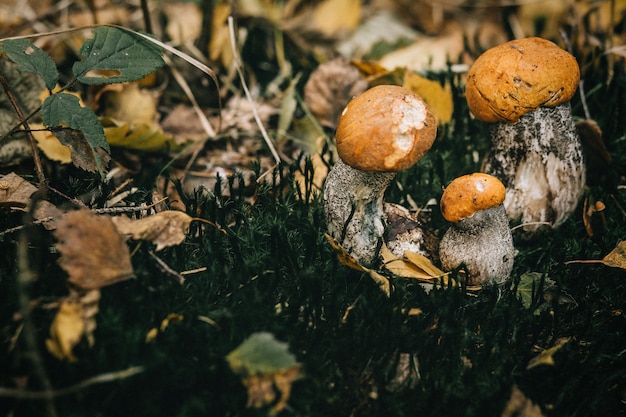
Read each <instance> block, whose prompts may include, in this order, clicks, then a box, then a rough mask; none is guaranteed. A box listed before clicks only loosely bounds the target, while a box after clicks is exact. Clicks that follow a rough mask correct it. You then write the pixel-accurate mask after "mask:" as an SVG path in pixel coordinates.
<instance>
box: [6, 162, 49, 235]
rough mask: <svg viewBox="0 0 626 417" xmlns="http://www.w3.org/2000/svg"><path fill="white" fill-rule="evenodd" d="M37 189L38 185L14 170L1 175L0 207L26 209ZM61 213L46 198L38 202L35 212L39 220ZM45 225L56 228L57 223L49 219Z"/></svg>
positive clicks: (34, 214)
mask: <svg viewBox="0 0 626 417" xmlns="http://www.w3.org/2000/svg"><path fill="white" fill-rule="evenodd" d="M35 191H37V187H35V186H34V185H33V184H31V183H30V182H28V181H26V180H25V179H24V178H22V177H20V176H19V175H17V174H16V173H14V172H11V173H9V174H7V175H4V176H0V208H2V207H8V208H10V209H13V210H15V209H17V210H26V208H27V207H28V206H29V205H30V203H31V196H32V195H33V193H34V192H35ZM60 215H61V210H59V209H57V208H56V206H55V205H54V204H52V203H50V202H48V201H45V200H41V201H38V202H37V207H36V209H35V212H34V213H33V216H34V217H35V219H37V220H41V219H45V218H49V217H57V216H60ZM44 227H45V228H46V229H48V230H51V229H54V227H55V225H54V222H53V221H49V222H45V223H44Z"/></svg>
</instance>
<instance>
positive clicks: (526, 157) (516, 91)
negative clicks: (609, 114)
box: [466, 37, 585, 238]
mask: <svg viewBox="0 0 626 417" xmlns="http://www.w3.org/2000/svg"><path fill="white" fill-rule="evenodd" d="M579 79H580V70H579V68H578V63H577V62H576V59H575V58H574V57H573V56H572V55H571V54H569V53H568V52H567V51H565V50H563V49H561V48H560V47H558V46H557V45H556V44H554V43H552V42H550V41H547V40H545V39H541V38H534V37H533V38H525V39H519V40H514V41H510V42H507V43H504V44H502V45H499V46H496V47H494V48H491V49H489V50H488V51H486V52H485V53H483V54H482V55H481V56H479V57H478V58H477V59H476V61H475V62H474V64H473V65H472V67H471V68H470V70H469V73H468V76H467V88H466V97H467V103H468V105H469V109H470V111H471V112H472V114H473V115H474V116H475V117H476V118H477V119H479V120H482V121H484V122H490V123H494V125H493V127H492V130H491V141H492V147H491V151H490V153H489V154H488V155H487V157H486V159H485V161H484V163H483V167H482V168H481V171H483V172H486V173H488V174H492V175H494V176H496V177H498V178H499V179H500V180H501V181H502V182H503V183H504V185H505V187H506V189H507V197H506V200H505V202H504V206H505V209H506V212H507V215H508V216H509V218H510V219H511V220H516V221H520V222H521V223H522V224H523V230H524V236H525V237H526V238H530V237H532V236H534V235H535V234H536V233H537V232H538V231H539V230H545V229H547V228H548V227H547V226H546V225H547V224H549V225H550V226H551V227H552V228H556V227H558V226H559V225H561V224H562V223H563V222H564V221H565V220H566V219H567V217H568V216H569V215H570V214H571V213H572V211H574V209H575V208H576V206H577V204H578V202H579V200H580V198H581V196H582V193H583V187H584V184H585V166H584V161H583V151H582V144H581V141H580V139H579V137H578V134H577V132H576V127H575V125H574V121H573V119H572V115H571V109H570V104H569V100H570V99H571V97H572V96H573V95H574V92H575V91H576V88H577V86H578V82H579Z"/></svg>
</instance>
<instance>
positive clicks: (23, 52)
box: [0, 27, 164, 180]
mask: <svg viewBox="0 0 626 417" xmlns="http://www.w3.org/2000/svg"><path fill="white" fill-rule="evenodd" d="M0 52H4V53H5V54H6V56H7V57H8V58H9V59H10V60H11V61H13V62H15V63H16V64H17V65H18V70H19V71H20V72H32V73H35V74H37V75H39V76H40V77H41V78H42V79H43V81H44V83H45V86H46V88H47V89H48V92H49V95H48V97H46V99H45V100H44V101H43V104H42V105H41V107H40V108H39V109H38V111H40V112H41V117H42V119H43V124H44V126H45V127H46V128H47V129H49V130H50V131H51V132H52V133H53V134H54V136H56V138H57V139H58V140H59V141H60V142H61V143H62V144H63V145H65V146H67V147H69V148H70V150H71V153H72V162H73V163H74V165H76V166H77V167H79V168H82V169H84V170H86V171H90V172H96V171H97V172H99V173H100V175H101V176H103V175H104V170H105V167H104V161H105V160H106V159H107V156H108V154H109V153H110V147H109V144H108V143H107V141H106V138H105V136H104V129H103V127H102V124H101V123H100V121H99V120H98V117H97V116H96V114H95V113H94V111H93V110H92V109H91V108H89V107H83V106H82V105H81V104H80V101H79V99H78V97H77V96H75V95H73V94H70V93H68V91H69V90H70V89H71V88H72V87H73V86H74V84H76V83H78V82H80V83H83V84H88V85H92V84H114V83H123V82H130V81H136V80H139V79H141V78H143V77H145V76H146V75H148V74H150V73H152V72H153V71H155V70H157V69H158V68H160V67H161V66H163V64H164V61H163V57H162V53H161V52H162V50H161V47H160V46H158V45H156V44H155V43H152V42H150V41H149V40H148V38H147V37H146V36H142V35H140V34H138V33H135V32H132V31H130V30H124V29H120V28H116V27H97V28H95V29H94V30H93V37H91V38H88V39H86V40H85V41H84V43H83V44H82V46H81V48H80V50H79V51H78V53H79V55H80V56H81V57H82V59H81V60H79V61H77V62H75V63H74V65H73V67H72V73H73V77H72V78H71V79H70V80H69V82H67V83H66V84H65V85H63V86H61V87H60V88H58V89H57V85H58V83H59V73H58V70H57V67H56V64H55V62H54V61H53V60H52V58H51V57H50V56H49V55H47V54H46V53H45V52H44V51H43V50H41V49H40V48H38V47H37V46H36V45H34V44H33V43H31V42H30V41H29V40H28V39H24V38H20V39H5V40H3V41H2V43H0ZM0 81H2V85H3V87H4V89H5V91H7V94H10V86H9V85H8V83H6V82H5V81H4V80H3V79H2V76H0ZM14 102H15V104H14V107H17V102H16V101H14ZM15 110H16V112H17V113H18V115H19V116H20V123H19V125H18V126H16V127H15V128H14V129H13V130H12V132H14V131H15V130H17V129H19V127H20V126H24V128H25V130H27V131H28V128H27V126H28V120H29V119H30V118H32V117H33V116H34V115H35V114H36V113H37V112H38V111H36V112H33V113H32V114H30V115H22V113H21V111H20V109H19V108H16V109H15ZM12 132H9V134H11V133H12ZM7 136H8V135H7ZM5 137H6V136H5ZM2 139H4V138H2ZM2 139H0V140H2ZM31 143H33V144H34V141H31ZM33 152H34V153H36V149H33ZM37 169H38V171H39V172H38V174H39V179H40V180H42V179H43V174H42V172H41V167H40V166H38V167H37Z"/></svg>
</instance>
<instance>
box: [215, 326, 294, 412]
mask: <svg viewBox="0 0 626 417" xmlns="http://www.w3.org/2000/svg"><path fill="white" fill-rule="evenodd" d="M226 361H227V362H228V364H229V366H230V369H231V370H232V371H233V372H234V373H235V374H237V375H239V376H240V377H241V380H242V383H243V385H244V386H245V387H246V389H247V390H248V407H254V408H261V407H264V406H266V405H270V404H272V403H274V402H275V400H276V391H278V393H279V397H278V401H277V402H276V403H275V404H274V405H273V406H272V408H271V412H272V414H274V413H278V412H280V411H282V410H283V409H284V408H285V406H286V405H287V401H288V400H289V396H290V394H291V385H292V384H293V382H294V381H295V380H296V379H298V377H299V376H300V364H299V363H298V362H297V361H296V358H295V356H294V355H293V354H291V353H290V352H289V347H288V345H287V343H283V342H279V341H278V340H276V339H275V338H274V335H272V334H271V333H267V332H259V333H253V334H252V335H250V337H249V338H248V339H246V340H245V341H244V342H243V343H241V344H240V345H239V346H238V347H237V348H236V349H234V350H233V351H231V352H230V353H229V354H228V355H227V356H226Z"/></svg>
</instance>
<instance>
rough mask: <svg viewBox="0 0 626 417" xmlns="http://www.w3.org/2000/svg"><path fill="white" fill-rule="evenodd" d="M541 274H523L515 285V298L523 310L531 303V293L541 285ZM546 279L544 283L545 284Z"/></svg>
mask: <svg viewBox="0 0 626 417" xmlns="http://www.w3.org/2000/svg"><path fill="white" fill-rule="evenodd" d="M542 277H543V274H542V273H540V272H525V273H523V274H522V276H521V277H520V281H519V284H518V285H517V296H518V297H519V299H520V301H521V302H522V305H523V306H524V307H525V308H530V307H531V306H532V302H533V291H535V290H536V289H537V288H538V286H539V285H540V284H541V278H542ZM547 281H548V278H546V279H545V281H544V282H547Z"/></svg>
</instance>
